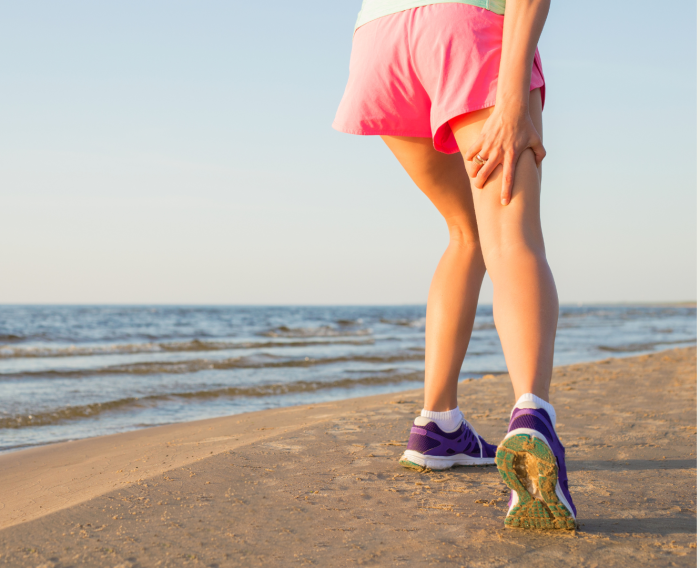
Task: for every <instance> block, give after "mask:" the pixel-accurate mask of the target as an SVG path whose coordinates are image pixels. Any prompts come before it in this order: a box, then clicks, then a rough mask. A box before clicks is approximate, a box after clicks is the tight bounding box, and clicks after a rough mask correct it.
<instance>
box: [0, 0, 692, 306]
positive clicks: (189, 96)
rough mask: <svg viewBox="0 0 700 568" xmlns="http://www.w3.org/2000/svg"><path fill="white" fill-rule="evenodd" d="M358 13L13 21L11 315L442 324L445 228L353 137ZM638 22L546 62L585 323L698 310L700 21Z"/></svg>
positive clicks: (559, 177) (333, 5)
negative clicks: (127, 308) (135, 311)
mask: <svg viewBox="0 0 700 568" xmlns="http://www.w3.org/2000/svg"><path fill="white" fill-rule="evenodd" d="M359 8H360V1H359V0H352V1H350V0H346V1H344V2H327V1H321V0H309V1H307V2H301V3H300V2H294V3H291V2H282V1H280V0H268V1H267V2H241V1H236V2H230V1H218V0H206V1H198V2H195V1H193V0H192V1H177V0H176V1H173V0H168V1H167V2H166V1H161V0H148V1H146V2H144V1H143V0H141V1H138V2H136V1H130V0H126V1H121V2H118V3H117V2H94V1H74V0H62V1H61V2H55V1H47V0H45V1H39V0H27V1H26V2H11V1H9V0H0V243H2V246H0V303H68V304H79V303H91V304H94V303H107V304H117V303H128V304H140V303H151V304H152V303H161V304H423V303H425V301H426V297H427V291H428V287H429V285H430V279H431V276H432V273H433V271H434V269H435V266H436V265H437V262H438V260H439V258H440V256H441V254H442V252H443V250H444V248H445V246H446V245H447V236H448V235H447V230H446V228H445V225H444V222H443V221H442V219H441V217H440V216H439V214H438V213H437V211H436V210H435V209H434V208H433V207H432V205H431V204H430V203H429V201H428V200H427V199H426V198H425V197H424V196H423V194H422V193H421V192H420V191H419V190H418V189H417V188H416V187H415V186H414V185H413V184H412V182H411V181H410V179H409V178H408V176H407V175H406V174H405V173H404V172H403V170H402V169H401V167H400V166H399V165H398V163H397V162H396V161H395V159H394V158H393V156H392V155H391V154H390V152H389V151H388V150H387V149H386V148H385V146H384V145H383V143H382V141H381V140H380V139H379V138H377V137H360V136H352V135H348V134H342V133H339V132H336V131H335V130H333V129H332V128H331V122H332V121H333V117H334V114H335V111H336V108H337V106H338V103H339V101H340V98H341V97H342V94H343V90H344V88H345V82H346V80H347V72H348V62H349V56H350V49H351V42H352V33H353V27H354V21H355V18H356V16H357V12H358V11H359ZM628 8H629V4H628V3H623V2H603V1H602V0H590V1H587V2H564V1H560V0H552V5H551V10H550V15H549V18H548V21H547V24H546V26H545V30H544V32H543V35H542V38H541V41H540V45H539V47H540V52H541V55H542V61H543V68H544V73H545V78H546V82H547V101H546V105H545V109H544V130H545V135H544V142H545V146H546V148H547V158H546V159H545V162H544V180H543V189H542V191H543V199H542V222H543V227H544V231H545V239H546V242H547V255H548V259H549V262H550V265H551V267H552V270H553V272H554V276H555V279H556V281H557V287H558V291H559V298H560V301H561V302H562V303H602V302H674V301H689V300H695V299H696V258H697V257H696V255H697V249H696V246H697V240H696V211H697V198H696V187H697V185H696V158H697V142H696V124H697V120H696V95H697V80H696V54H697V51H696V22H697V17H696V5H695V3H694V2H691V1H685V0H684V1H681V2H677V3H675V4H674V5H673V9H672V10H670V9H667V8H664V7H660V5H659V4H658V2H648V1H640V2H636V3H635V5H634V8H633V9H628ZM491 294H492V288H491V285H490V282H489V281H488V279H487V281H486V282H485V284H484V287H483V289H482V295H481V298H480V301H482V302H485V303H490V301H491Z"/></svg>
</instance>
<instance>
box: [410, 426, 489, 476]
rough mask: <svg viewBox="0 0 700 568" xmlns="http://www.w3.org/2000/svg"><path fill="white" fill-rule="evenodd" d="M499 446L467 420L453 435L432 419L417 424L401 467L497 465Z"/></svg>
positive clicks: (437, 467) (432, 467)
mask: <svg viewBox="0 0 700 568" xmlns="http://www.w3.org/2000/svg"><path fill="white" fill-rule="evenodd" d="M495 457H496V446H494V445H492V444H488V443H487V442H486V441H485V440H484V439H483V438H482V437H481V436H479V434H477V433H476V430H474V427H473V426H472V425H471V424H469V422H467V421H466V420H464V418H462V423H461V424H460V425H459V427H458V428H457V429H456V430H454V431H452V432H445V431H443V430H442V429H441V428H440V427H439V426H438V425H437V424H436V423H435V422H433V421H432V420H430V418H424V417H423V416H419V417H418V418H416V419H415V421H414V422H413V428H411V436H410V437H409V438H408V448H407V449H406V451H405V452H404V453H403V456H402V457H401V459H400V460H399V463H400V464H401V465H403V466H405V467H410V468H413V469H423V468H429V469H448V468H450V467H453V466H456V465H493V464H494V458H495Z"/></svg>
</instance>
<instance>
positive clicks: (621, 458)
mask: <svg viewBox="0 0 700 568" xmlns="http://www.w3.org/2000/svg"><path fill="white" fill-rule="evenodd" d="M696 399H697V384H696V348H695V347H688V348H677V349H672V350H668V351H662V352H657V353H652V354H647V355H641V356H636V357H628V358H615V359H605V360H602V361H597V362H592V363H581V364H575V365H569V366H562V367H557V368H556V369H555V373H554V377H553V381H552V402H553V403H554V404H555V407H556V409H557V415H558V422H557V430H558V433H559V436H560V438H561V439H562V441H563V443H564V444H565V445H566V448H567V465H568V468H569V472H570V473H569V475H570V487H571V493H572V496H573V498H574V500H575V503H576V505H577V507H578V510H579V512H578V522H579V529H578V530H576V531H555V532H542V531H526V530H520V529H505V528H504V526H503V517H504V515H505V512H506V509H507V507H506V504H507V501H508V494H507V491H506V488H505V485H504V484H503V483H502V481H501V480H500V476H499V474H498V472H497V470H496V468H495V466H487V467H478V468H466V467H458V468H454V469H451V470H448V471H443V472H431V471H413V470H408V469H405V468H403V467H401V466H400V465H399V464H398V458H399V456H400V455H401V453H402V452H403V449H404V448H405V443H406V440H407V437H408V432H409V430H410V425H411V421H412V419H413V418H414V417H415V416H416V415H417V414H418V413H419V412H420V409H421V407H422V391H421V390H410V391H404V392H399V393H388V394H379V395H375V396H369V397H363V398H354V399H348V400H337V401H331V402H322V403H318V404H313V405H303V406H290V407H285V408H276V409H270V410H263V411H258V412H252V413H248V414H237V415H233V416H229V417H224V418H213V419H208V420H200V421H196V422H184V423H179V424H172V425H168V426H160V427H155V428H148V429H143V430H138V431H133V432H127V433H120V434H114V435H110V436H101V437H96V438H87V439H84V440H78V441H74V442H62V443H58V444H53V445H49V446H42V447H37V448H30V449H26V450H21V451H16V452H11V453H6V454H3V455H0V487H2V493H1V496H0V501H1V504H0V565H7V566H35V567H36V566H51V567H60V566H115V567H116V566H119V567H136V566H179V565H183V564H187V565H192V566H212V567H213V566H273V565H275V566H279V565H282V566H285V565H300V566H301V565H320V566H345V565H356V564H359V565H375V566H413V565H426V564H427V565H431V564H440V565H445V566H504V565H511V564H514V565H515V564H517V565H521V566H528V565H535V564H536V565H539V566H549V565H552V566H554V565H557V566H563V565H577V566H590V567H591V568H592V567H594V566H601V567H602V566H635V567H638V566H695V565H696V562H697V556H696V552H697V550H696V513H697V508H696V493H697V490H696V475H697V469H696V465H697V461H696V460H697V456H696V447H697V444H696V434H697V423H696V404H697V400H696ZM459 403H460V407H461V408H462V409H463V410H464V411H465V413H466V414H467V418H468V419H469V420H470V421H471V422H472V424H474V426H475V427H476V428H477V429H478V431H479V433H480V434H481V435H483V436H484V437H485V438H486V439H487V440H489V441H491V442H493V443H497V442H498V441H500V439H501V437H502V436H503V434H504V432H505V429H506V427H507V423H508V415H509V412H510V409H511V407H512V403H513V400H512V391H511V388H510V382H509V379H508V376H507V375H486V376H484V377H483V378H481V379H466V380H463V381H462V382H460V387H459Z"/></svg>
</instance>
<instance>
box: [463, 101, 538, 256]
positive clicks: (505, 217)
mask: <svg viewBox="0 0 700 568" xmlns="http://www.w3.org/2000/svg"><path fill="white" fill-rule="evenodd" d="M492 111H493V107H491V108H487V109H483V110H480V111H476V112H472V113H469V114H466V115H463V116H461V117H459V118H457V119H455V120H453V121H451V122H450V125H451V127H452V130H453V132H454V135H455V138H456V139H457V144H458V145H459V148H460V151H461V152H465V151H467V150H468V148H469V147H470V145H471V144H472V143H473V142H474V141H475V140H476V138H477V137H478V136H479V134H480V132H481V129H482V128H483V125H484V123H485V122H486V119H487V118H488V117H489V116H490V115H491V112H492ZM530 116H531V118H532V122H533V124H534V125H535V128H536V129H537V130H538V132H539V133H540V136H542V101H541V97H540V92H539V89H535V90H533V91H531V92H530ZM470 165H471V164H469V163H467V162H465V166H466V168H467V169H468V168H469V167H470ZM463 167H464V166H463ZM502 171H503V168H502V166H500V165H499V166H498V167H497V168H496V169H495V170H494V172H493V173H492V174H491V176H490V178H489V180H488V181H487V182H486V184H485V185H484V187H483V189H477V188H476V187H474V186H473V185H472V195H473V203H474V210H475V212H476V219H477V223H478V227H479V234H480V237H481V247H482V251H483V254H484V259H485V260H486V261H487V266H488V260H489V259H488V257H489V255H490V254H491V253H498V252H503V251H504V250H507V249H512V248H517V247H521V246H523V245H525V246H527V247H528V248H530V249H533V250H541V251H542V252H544V240H543V237H542V229H541V225H540V179H541V171H540V169H539V168H538V167H537V165H536V163H535V155H534V153H533V152H532V150H530V149H527V150H525V152H523V153H522V154H521V156H520V159H519V160H518V163H517V166H516V169H515V178H514V185H513V195H512V199H511V202H510V203H509V204H508V205H505V206H504V205H501V201H500V196H501V187H502V184H503V179H502Z"/></svg>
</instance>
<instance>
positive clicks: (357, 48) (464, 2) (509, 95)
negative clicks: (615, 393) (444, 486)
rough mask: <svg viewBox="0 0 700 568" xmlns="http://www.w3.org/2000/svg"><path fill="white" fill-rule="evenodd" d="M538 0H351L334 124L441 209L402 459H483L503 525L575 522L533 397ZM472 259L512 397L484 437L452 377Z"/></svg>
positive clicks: (538, 398)
mask: <svg viewBox="0 0 700 568" xmlns="http://www.w3.org/2000/svg"><path fill="white" fill-rule="evenodd" d="M548 10H549V0H507V2H506V1H505V0H459V1H455V2H444V1H439V0H438V1H435V0H433V1H430V0H364V3H363V5H362V10H361V11H360V15H359V18H358V21H357V24H356V27H355V36H354V39H353V48H352V55H351V58H350V78H349V80H348V85H347V88H346V90H345V94H344V96H343V99H342V101H341V103H340V108H339V109H338V113H337V115H336V119H335V122H334V123H333V126H334V128H336V129H337V130H340V131H342V132H348V133H351V134H365V135H371V134H374V135H380V136H381V137H382V139H383V140H384V142H385V143H386V144H387V146H388V147H389V149H390V150H391V151H392V152H393V154H394V155H395V156H396V158H397V159H398V160H399V162H400V163H401V165H402V166H403V167H404V169H405V170H406V172H407V173H408V175H409V176H410V177H411V179H412V180H413V181H414V182H415V183H416V185H417V186H418V187H419V188H420V189H421V191H423V193H425V195H426V196H427V197H428V199H430V201H432V203H433V204H434V205H435V207H437V209H438V211H439V212H440V213H441V214H442V216H443V217H444V218H445V222H446V223H447V228H448V230H449V235H450V242H449V245H448V247H447V250H446V251H445V253H444V255H443V256H442V259H441V260H440V263H439V264H438V267H437V269H436V271H435V275H434V276H433V281H432V284H431V286H430V292H429V295H428V308H427V314H426V327H425V343H426V348H425V408H424V409H423V411H422V412H421V416H419V417H418V418H416V420H415V423H414V426H413V428H412V429H411V435H410V438H409V442H408V448H407V450H406V452H405V453H404V456H403V458H402V463H403V464H404V465H406V466H409V467H415V466H419V467H429V468H431V469H445V468H448V467H452V466H453V465H483V464H486V463H493V461H494V458H495V461H496V465H497V466H498V469H499V471H500V473H501V476H502V477H503V479H504V481H505V482H506V484H507V485H508V487H509V488H510V489H511V500H510V503H509V510H508V514H507V516H506V519H505V524H506V525H507V526H511V527H522V528H561V529H572V528H575V526H576V520H575V519H576V509H575V507H574V504H573V501H572V499H571V496H570V494H569V490H568V484H567V476H566V465H565V462H564V447H563V446H562V445H561V442H560V441H559V439H558V437H557V434H556V432H555V430H554V427H555V424H556V413H555V411H554V408H553V407H552V405H551V404H550V403H549V383H550V380H551V374H552V364H553V363H552V360H553V352H554V336H555V332H556V327H557V317H558V312H559V303H558V300H557V291H556V287H555V284H554V279H553V278H552V273H551V271H550V269H549V266H548V264H547V259H546V256H545V248H544V240H543V236H542V229H541V226H540V179H541V162H542V160H543V159H544V157H545V150H544V147H543V145H542V107H543V105H544V93H545V84H544V77H543V75H542V66H541V62H540V57H539V53H538V51H537V42H538V39H539V37H540V33H541V32H542V28H543V26H544V22H545V20H546V17H547V12H548ZM486 270H488V272H489V275H490V276H491V280H492V281H493V285H494V297H493V315H494V320H495V323H496V328H497V330H498V334H499V337H500V339H501V344H502V345H503V351H504V353H505V357H506V363H507V365H508V370H509V372H510V377H511V381H512V383H513V390H514V391H515V400H516V404H515V407H514V408H513V411H512V413H511V421H510V425H509V427H508V432H507V434H506V437H505V439H504V440H503V441H502V442H501V444H500V445H499V446H498V447H497V448H496V447H495V446H492V445H490V444H488V443H486V442H485V441H484V439H483V438H481V437H480V436H479V435H478V434H477V433H476V431H475V430H474V428H473V427H472V426H471V425H470V424H469V422H467V421H466V420H465V419H464V416H463V414H462V412H461V411H460V410H459V407H458V405H457V380H458V376H459V372H460V368H461V365H462V362H463V360H464V357H465V354H466V351H467V346H468V344H469V339H470V336H471V332H472V327H473V324H474V316H475V314H476V306H477V300H478V297H479V290H480V288H481V283H482V280H483V278H484V274H485V271H486Z"/></svg>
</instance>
